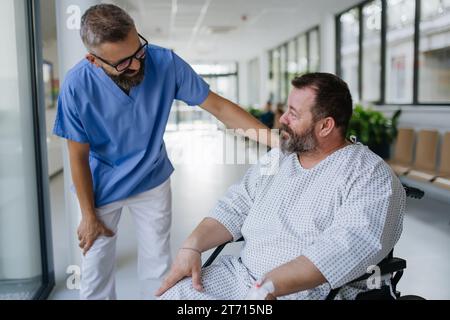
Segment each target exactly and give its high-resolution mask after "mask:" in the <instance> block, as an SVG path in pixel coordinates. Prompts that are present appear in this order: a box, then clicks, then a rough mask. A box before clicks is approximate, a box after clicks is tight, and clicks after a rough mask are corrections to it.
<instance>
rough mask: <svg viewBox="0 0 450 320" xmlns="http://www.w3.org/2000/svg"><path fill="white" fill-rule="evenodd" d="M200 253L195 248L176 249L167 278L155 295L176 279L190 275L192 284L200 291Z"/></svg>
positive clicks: (171, 284)
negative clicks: (176, 252)
mask: <svg viewBox="0 0 450 320" xmlns="http://www.w3.org/2000/svg"><path fill="white" fill-rule="evenodd" d="M201 264H202V259H201V253H200V252H199V251H196V250H195V249H186V248H182V249H180V250H179V251H178V254H177V256H176V258H175V262H174V263H173V264H172V268H171V270H170V272H169V275H168V276H167V278H166V279H165V280H164V281H163V283H162V285H161V287H160V288H159V289H158V291H156V293H155V295H156V296H157V297H159V296H161V295H162V294H163V293H164V292H166V291H167V290H169V289H170V288H172V287H173V286H174V285H175V284H176V283H177V282H178V281H180V280H182V279H184V278H186V277H192V286H193V287H194V288H195V289H196V290H197V291H202V290H203V286H202V281H201Z"/></svg>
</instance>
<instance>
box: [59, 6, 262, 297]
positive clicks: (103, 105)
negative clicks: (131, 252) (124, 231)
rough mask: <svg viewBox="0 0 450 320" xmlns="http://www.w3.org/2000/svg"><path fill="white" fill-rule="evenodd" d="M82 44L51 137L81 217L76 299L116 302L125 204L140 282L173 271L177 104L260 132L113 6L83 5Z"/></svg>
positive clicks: (250, 119)
mask: <svg viewBox="0 0 450 320" xmlns="http://www.w3.org/2000/svg"><path fill="white" fill-rule="evenodd" d="M81 38H82V41H83V43H84V45H85V47H86V49H87V50H88V53H87V55H86V59H83V61H81V62H80V63H78V64H77V65H76V66H75V67H74V68H73V69H71V70H70V71H69V72H68V74H67V75H66V78H65V81H64V84H63V85H62V88H61V93H60V96H59V100H58V112H57V117H56V121H55V126H54V134H55V135H57V136H59V137H62V138H64V139H67V141H68V149H69V157H70V166H71V172H72V178H73V183H74V191H76V195H77V197H78V201H79V203H80V208H81V212H82V219H81V223H80V225H79V228H78V239H79V242H80V243H79V246H80V248H81V249H82V251H83V258H82V275H81V290H80V298H81V299H83V300H87V299H89V300H91V299H95V300H100V299H102V300H103V299H116V291H115V280H114V276H115V275H114V273H115V270H114V266H115V251H116V240H117V236H116V233H117V226H118V223H119V219H120V215H121V212H122V209H123V207H125V206H126V207H128V208H129V210H130V212H131V214H132V216H133V219H134V220H135V225H136V233H137V239H138V275H139V280H141V282H145V281H147V280H156V281H159V280H160V279H162V277H163V276H164V275H165V274H166V272H167V271H168V268H169V267H170V265H171V255H170V245H169V242H170V241H169V231H170V225H171V188H170V176H171V174H172V172H173V170H174V169H173V167H172V164H171V163H170V161H169V159H168V156H167V152H166V148H165V144H164V141H163V135H164V130H165V127H166V124H167V120H168V117H169V113H170V108H171V106H172V103H173V101H174V99H177V100H181V101H184V102H185V103H187V104H188V105H192V106H195V105H199V106H200V107H201V108H203V109H205V110H206V111H208V112H210V113H211V114H213V115H214V116H216V117H217V118H218V119H219V120H220V121H222V122H223V123H224V124H225V125H226V126H227V127H229V128H235V129H236V128H241V129H244V130H247V129H256V130H259V129H267V128H266V127H265V126H264V125H263V124H261V123H260V122H258V121H257V120H256V119H254V118H253V117H251V116H250V115H249V114H248V113H246V112H245V111H244V110H243V109H241V108H240V107H239V106H237V105H235V104H233V103H232V102H230V101H228V100H226V99H224V98H222V97H220V96H218V95H216V94H214V93H213V92H211V91H210V90H209V86H208V85H207V84H206V82H205V81H204V80H202V78H200V77H199V76H198V75H197V74H196V73H195V72H194V71H193V70H192V68H191V67H190V66H189V65H188V64H187V63H186V62H185V61H183V60H182V59H181V58H180V57H179V56H177V55H176V54H175V53H174V52H173V51H171V50H168V49H164V48H161V47H158V46H155V45H150V44H148V42H147V40H146V39H145V38H144V36H142V35H140V34H139V33H138V32H137V30H136V27H135V23H134V21H133V19H132V18H131V17H130V16H129V15H128V14H127V13H126V12H125V11H124V10H122V9H121V8H119V7H117V6H114V5H111V4H100V5H96V6H93V7H91V8H90V9H88V10H87V11H86V13H85V14H84V15H83V17H82V21H81ZM256 138H257V137H256Z"/></svg>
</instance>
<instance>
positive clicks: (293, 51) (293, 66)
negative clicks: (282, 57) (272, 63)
mask: <svg viewBox="0 0 450 320" xmlns="http://www.w3.org/2000/svg"><path fill="white" fill-rule="evenodd" d="M287 60H288V65H287V71H288V83H291V81H292V80H293V79H294V78H295V76H296V75H297V70H298V67H297V41H296V40H292V41H289V43H288V57H287Z"/></svg>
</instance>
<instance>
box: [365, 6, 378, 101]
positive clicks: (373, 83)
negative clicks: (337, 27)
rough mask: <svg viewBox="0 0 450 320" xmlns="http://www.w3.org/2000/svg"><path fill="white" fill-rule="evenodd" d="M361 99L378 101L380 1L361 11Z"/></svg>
mask: <svg viewBox="0 0 450 320" xmlns="http://www.w3.org/2000/svg"><path fill="white" fill-rule="evenodd" d="M362 25H363V32H362V36H363V42H362V50H363V52H362V61H363V63H362V77H363V79H362V99H361V100H363V101H369V102H378V101H380V98H381V96H380V91H381V90H380V89H381V0H377V1H373V2H369V3H368V4H367V5H365V6H364V7H363V9H362Z"/></svg>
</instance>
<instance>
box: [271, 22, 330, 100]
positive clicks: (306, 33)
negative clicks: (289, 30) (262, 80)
mask: <svg viewBox="0 0 450 320" xmlns="http://www.w3.org/2000/svg"><path fill="white" fill-rule="evenodd" d="M313 32H317V41H318V43H317V47H318V48H317V49H318V50H317V52H318V55H319V56H318V61H317V64H318V66H319V70H320V68H321V65H322V44H321V34H320V26H319V25H316V26H314V27H312V28H309V29H307V30H306V31H303V32H301V33H299V34H297V35H296V36H295V37H292V38H290V39H288V40H287V41H284V42H283V43H281V44H279V45H277V46H275V47H273V48H272V49H270V50H269V51H267V54H268V56H269V72H268V73H269V81H272V80H273V78H274V76H275V75H274V69H273V52H274V51H275V50H278V51H279V52H280V57H279V59H280V61H279V64H280V70H281V65H282V63H281V59H284V62H285V65H286V66H287V71H286V72H284V73H283V72H282V71H281V72H280V73H279V77H280V78H279V81H280V83H279V84H278V86H277V91H278V92H270V93H271V96H272V98H273V99H275V98H276V97H280V98H281V97H282V92H281V90H282V87H283V86H282V85H281V82H282V81H283V82H284V83H285V89H286V90H287V93H285V94H286V96H288V95H289V91H290V86H291V85H290V82H289V72H288V71H289V70H288V69H289V53H288V48H289V43H290V42H294V43H295V44H296V45H295V61H296V62H297V63H298V58H299V52H298V45H297V43H298V39H299V38H300V37H302V36H306V53H307V60H308V61H307V70H306V72H311V48H310V46H311V41H310V37H311V34H312V33H313ZM282 47H284V48H285V50H286V54H285V55H284V57H282V55H281V50H280V49H281V48H282ZM299 72H300V70H298V67H297V71H296V74H299ZM280 100H281V99H280ZM272 102H274V103H286V101H272Z"/></svg>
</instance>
